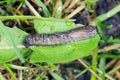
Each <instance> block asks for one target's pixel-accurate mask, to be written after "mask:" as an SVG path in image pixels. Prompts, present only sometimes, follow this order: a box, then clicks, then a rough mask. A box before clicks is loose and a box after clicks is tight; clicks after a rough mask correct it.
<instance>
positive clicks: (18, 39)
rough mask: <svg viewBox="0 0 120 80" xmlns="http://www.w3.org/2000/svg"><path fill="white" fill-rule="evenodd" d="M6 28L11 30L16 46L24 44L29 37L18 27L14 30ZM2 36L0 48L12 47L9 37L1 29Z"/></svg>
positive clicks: (0, 34)
mask: <svg viewBox="0 0 120 80" xmlns="http://www.w3.org/2000/svg"><path fill="white" fill-rule="evenodd" d="M5 27H6V26H5ZM6 28H7V30H9V32H10V34H11V36H12V38H13V39H14V42H15V44H16V45H20V44H22V43H23V41H24V39H25V38H26V36H27V35H28V34H27V33H25V32H24V31H22V30H20V29H18V28H17V27H13V28H9V27H6ZM0 36H1V41H0V48H2V46H11V42H10V41H9V39H8V38H7V35H6V34H5V33H4V32H3V31H2V30H1V29H0Z"/></svg>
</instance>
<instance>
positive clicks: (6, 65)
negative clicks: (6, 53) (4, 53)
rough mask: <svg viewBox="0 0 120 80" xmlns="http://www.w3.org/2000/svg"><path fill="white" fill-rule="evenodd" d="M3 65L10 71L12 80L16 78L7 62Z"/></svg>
mask: <svg viewBox="0 0 120 80" xmlns="http://www.w3.org/2000/svg"><path fill="white" fill-rule="evenodd" d="M3 66H4V67H5V68H6V69H7V71H8V72H9V73H10V75H11V76H12V77H13V79H14V80H18V79H17V78H16V76H15V74H14V73H13V72H12V70H11V69H10V67H9V66H8V64H7V63H3Z"/></svg>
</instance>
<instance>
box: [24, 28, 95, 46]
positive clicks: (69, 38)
mask: <svg viewBox="0 0 120 80" xmlns="http://www.w3.org/2000/svg"><path fill="white" fill-rule="evenodd" d="M96 33H97V31H96V28H95V27H90V26H89V27H82V28H76V29H73V30H70V31H68V32H63V33H54V34H34V35H29V36H27V38H26V39H25V41H24V44H25V45H28V46H32V45H43V46H45V45H60V44H68V43H72V42H76V41H80V40H85V39H88V38H91V37H93V36H94V35H95V34H96Z"/></svg>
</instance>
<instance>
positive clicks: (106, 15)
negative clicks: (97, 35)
mask: <svg viewBox="0 0 120 80" xmlns="http://www.w3.org/2000/svg"><path fill="white" fill-rule="evenodd" d="M118 12H120V5H118V6H116V7H115V8H113V9H112V10H110V11H108V12H107V13H105V14H102V15H100V16H98V17H97V18H96V19H97V20H100V21H105V20H106V19H108V18H110V17H112V16H113V15H115V14H116V13H118Z"/></svg>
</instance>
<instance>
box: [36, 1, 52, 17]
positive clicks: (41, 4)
mask: <svg viewBox="0 0 120 80" xmlns="http://www.w3.org/2000/svg"><path fill="white" fill-rule="evenodd" d="M35 1H36V3H37V4H38V6H40V7H42V9H43V12H44V14H45V17H50V16H51V15H50V12H49V10H48V9H47V7H46V6H45V4H44V3H43V2H42V1H41V0H35Z"/></svg>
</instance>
